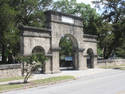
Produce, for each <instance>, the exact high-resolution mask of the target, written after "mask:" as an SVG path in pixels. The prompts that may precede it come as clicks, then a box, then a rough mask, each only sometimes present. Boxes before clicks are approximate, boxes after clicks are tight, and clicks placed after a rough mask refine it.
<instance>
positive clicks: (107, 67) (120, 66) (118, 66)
mask: <svg viewBox="0 0 125 94" xmlns="http://www.w3.org/2000/svg"><path fill="white" fill-rule="evenodd" d="M100 68H104V69H120V70H125V64H121V65H105V66H101V67H100Z"/></svg>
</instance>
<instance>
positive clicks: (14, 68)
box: [0, 64, 21, 78]
mask: <svg viewBox="0 0 125 94" xmlns="http://www.w3.org/2000/svg"><path fill="white" fill-rule="evenodd" d="M18 76H21V65H20V64H7V65H0V78H9V77H18Z"/></svg>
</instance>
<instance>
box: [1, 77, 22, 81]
mask: <svg viewBox="0 0 125 94" xmlns="http://www.w3.org/2000/svg"><path fill="white" fill-rule="evenodd" d="M20 79H23V77H21V76H19V77H10V78H1V79H0V82H6V81H13V80H20Z"/></svg>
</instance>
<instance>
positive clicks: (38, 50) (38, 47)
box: [32, 46, 45, 55]
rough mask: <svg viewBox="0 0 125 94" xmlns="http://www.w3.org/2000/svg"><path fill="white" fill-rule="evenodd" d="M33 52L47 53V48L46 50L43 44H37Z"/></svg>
mask: <svg viewBox="0 0 125 94" xmlns="http://www.w3.org/2000/svg"><path fill="white" fill-rule="evenodd" d="M32 53H35V54H37V53H42V54H44V55H45V50H44V48H43V47H41V46H35V47H34V48H33V49H32Z"/></svg>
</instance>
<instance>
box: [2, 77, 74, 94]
mask: <svg viewBox="0 0 125 94" xmlns="http://www.w3.org/2000/svg"><path fill="white" fill-rule="evenodd" d="M71 79H75V77H73V76H58V77H51V78H46V79H41V80H34V81H31V82H29V83H26V84H24V83H15V84H14V83H13V84H5V85H0V92H3V91H8V90H13V89H21V88H31V87H34V86H39V85H45V84H51V83H56V82H59V81H65V80H71Z"/></svg>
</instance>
